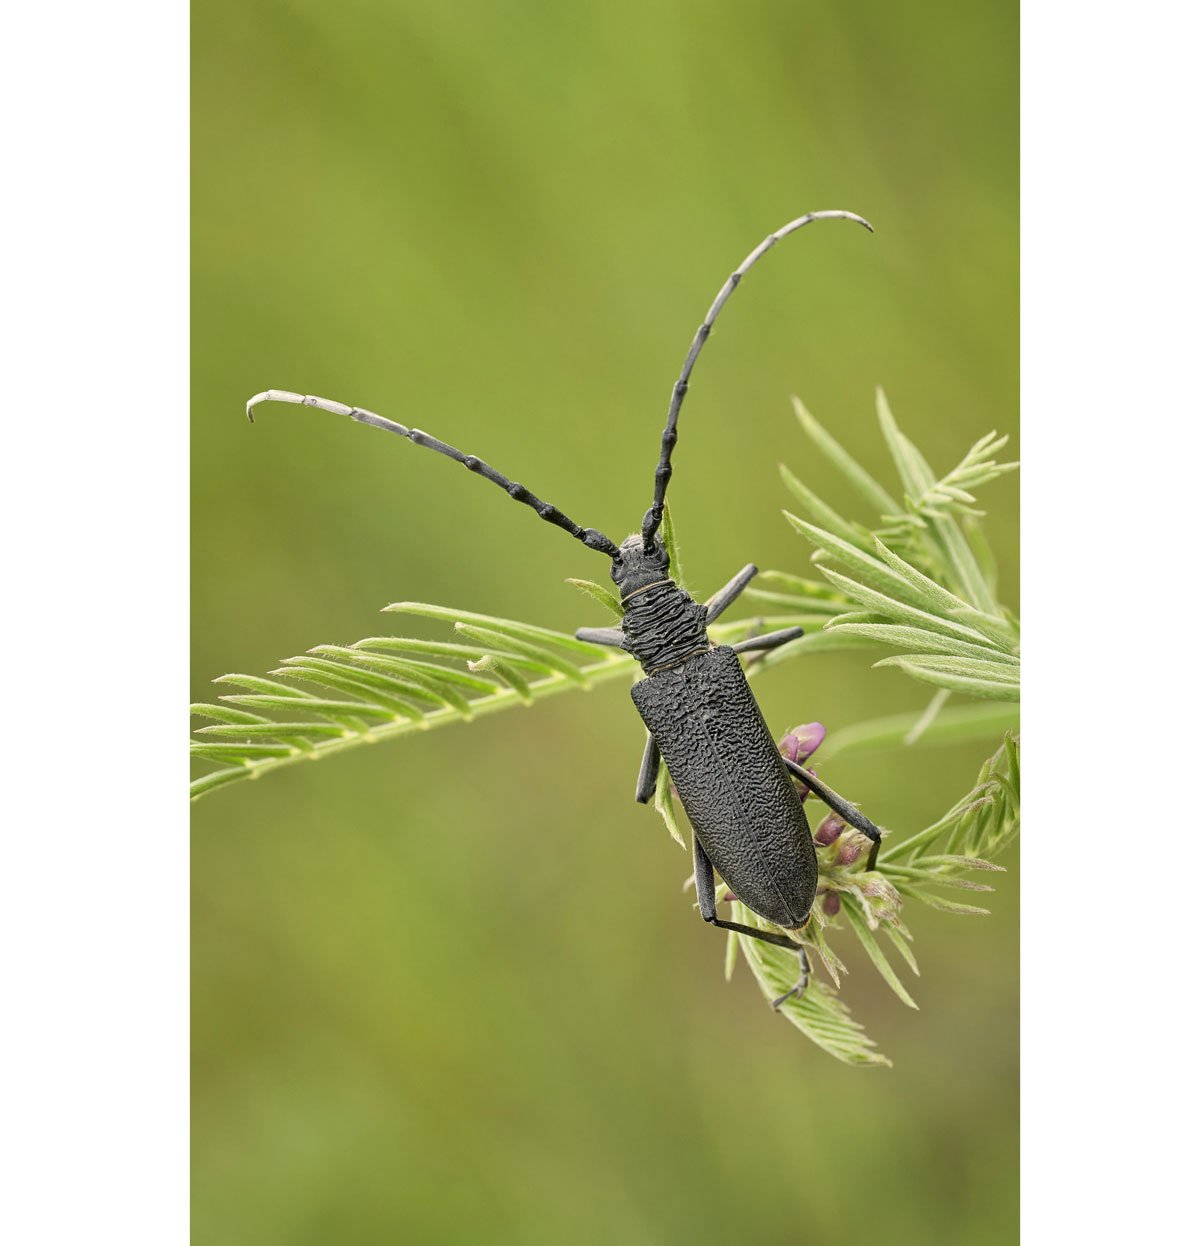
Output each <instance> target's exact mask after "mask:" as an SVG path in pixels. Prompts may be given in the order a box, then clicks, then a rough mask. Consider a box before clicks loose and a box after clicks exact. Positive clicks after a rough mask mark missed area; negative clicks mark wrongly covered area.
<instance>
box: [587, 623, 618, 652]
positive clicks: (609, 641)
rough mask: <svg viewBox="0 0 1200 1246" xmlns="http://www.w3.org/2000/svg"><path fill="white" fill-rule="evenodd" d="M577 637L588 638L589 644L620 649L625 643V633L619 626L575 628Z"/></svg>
mask: <svg viewBox="0 0 1200 1246" xmlns="http://www.w3.org/2000/svg"><path fill="white" fill-rule="evenodd" d="M575 639H576V640H586V641H587V643H588V644H589V645H608V646H609V647H610V648H612V649H620V648H621V646H622V645H623V644H624V643H625V633H624V632H623V631H621V629H620V628H619V627H580V628H576V629H575Z"/></svg>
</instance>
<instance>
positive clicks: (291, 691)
mask: <svg viewBox="0 0 1200 1246" xmlns="http://www.w3.org/2000/svg"><path fill="white" fill-rule="evenodd" d="M213 683H214V684H229V685H231V686H232V687H234V688H246V689H247V690H249V691H250V692H266V693H273V694H274V695H276V696H281V697H291V698H292V699H293V700H296V701H309V700H312V699H313V696H312V693H311V692H305V691H304V689H303V688H293V687H291V686H290V685H289V684H281V683H277V682H276V681H275V680H273V679H263V678H262V676H261V675H218V676H217V677H216V679H214V680H213Z"/></svg>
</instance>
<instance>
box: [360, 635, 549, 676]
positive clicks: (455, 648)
mask: <svg viewBox="0 0 1200 1246" xmlns="http://www.w3.org/2000/svg"><path fill="white" fill-rule="evenodd" d="M349 647H350V648H351V649H364V650H372V649H384V650H387V651H389V652H395V653H422V654H429V655H430V656H433V657H444V658H461V659H462V660H463V661H465V662H466V663H467V664H468V665H470V664H471V663H472V662H475V661H476V660H477V659H478V658H480V657H486V656H488V655H491V656H492V657H497V658H500V657H502V658H505V659H506V660H507V662H508V664H509V665H510V666H520V667H523V668H524V669H526V670H529V671H535V672H537V673H539V674H543V675H545V674H548V673H549V667H547V666H546V665H545V663H544V662H535V661H533V660H532V659H530V658H523V657H519V656H518V655H517V654H515V653H510V652H508V651H507V650H501V649H485V648H483V647H482V646H480V645H459V644H454V643H453V642H452V641H444V640H414V639H412V638H411V637H408V636H369V637H368V638H367V639H366V640H358V641H355V642H354V644H352V645H350V646H349ZM439 669H440V668H439Z"/></svg>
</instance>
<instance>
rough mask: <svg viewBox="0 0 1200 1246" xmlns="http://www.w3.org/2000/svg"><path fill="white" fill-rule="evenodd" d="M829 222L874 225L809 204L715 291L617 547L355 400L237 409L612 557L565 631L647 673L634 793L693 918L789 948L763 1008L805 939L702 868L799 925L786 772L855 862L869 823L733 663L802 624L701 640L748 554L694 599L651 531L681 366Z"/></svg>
mask: <svg viewBox="0 0 1200 1246" xmlns="http://www.w3.org/2000/svg"><path fill="white" fill-rule="evenodd" d="M829 219H841V220H848V221H855V222H857V223H858V224H859V225H862V226H864V227H865V228H866V229H868V230H870V231H871V232H872V233H874V229H873V228H872V226H871V225H870V223H869V222H867V221H865V220H863V218H862V217H861V216H856V215H855V214H854V213H853V212H842V211H827V212H809V213H808V214H807V215H805V216H801V217H799V218H798V219H796V220H794V221H790V222H788V224H786V225H784V226H783V228H782V229H778V230H776V231H775V232H774V233H773V234H770V235H769V236H768V237H767V238H765V239H764V240H763V241H762V242H761V243H759V245H758V246H757V247H755V248H754V250H753V251H751V252H750V254H749V255H748V256H746V258H745V259H744V260H743V261H742V262H741V264H740V265H738V267H737V268H736V269H735V270H734V272H733V274H732V275H731V276H730V277H729V279H728V280H727V281H726V282H725V284H724V285H723V286H722V287H721V289H720V291H719V292H718V293H717V297H716V298H715V299H714V300H713V304H712V306H711V307H710V308H709V310H708V315H706V316H705V317H704V321H703V323H702V324H701V325H700V328H699V329H698V330H697V331H696V336H695V337H694V338H693V340H692V344H691V347H690V349H689V350H688V353H687V357H686V358H685V359H684V362H683V371H682V372H681V373H680V375H679V380H677V381H676V382H675V386H674V388H673V389H672V391H671V402H670V406H669V407H668V409H667V425H666V428H665V429H664V430H663V435H662V449H661V452H660V455H659V462H658V467H657V469H656V470H655V473H654V501H653V502H652V504H651V506H650V509H649V510H648V511H647V512H646V514H645V517H644V518H643V520H642V529H641V532H640V533H634V535H632V536H630V537H628V538H626V539H625V540H624V541H623V542H622V543H621V545H620V546H619V547H618V546H617V545H615V544H614V543H613V542H612V541H611V540H610V539H609V538H608V537H607V536H605V535H604V533H603V532H600V531H598V530H597V529H595V528H581V527H580V526H579V525H578V524H577V523H575V522H574V521H573V520H572V519H569V518H568V517H567V516H566V515H564V514H563V512H562V511H560V510H559V509H558V507H557V506H552V505H551V504H550V503H549V502H543V501H542V500H541V498H538V497H535V496H534V495H533V494H532V493H531V492H530V491H529V490H528V489H526V488H525V486H524V485H520V484H517V483H515V482H514V481H511V480H509V479H508V477H507V476H503V475H501V473H500V472H498V471H497V470H496V469H495V468H494V467H492V466H490V465H489V464H487V463H485V462H484V461H483V460H482V459H481V458H477V457H476V456H475V455H473V454H463V452H462V451H461V450H456V449H455V448H454V446H451V445H448V444H447V443H446V442H444V441H439V440H438V439H437V438H436V437H431V436H430V435H429V434H428V433H423V432H421V431H420V429H416V428H405V427H404V425H403V424H397V423H395V422H394V421H392V420H388V419H385V418H384V417H383V416H381V415H376V414H375V413H374V412H373V411H364V410H363V409H362V408H361V407H349V406H346V404H345V403H341V402H332V401H330V400H329V399H328V398H315V397H313V396H311V395H308V394H294V393H292V392H290V391H289V390H282V389H268V390H266V391H265V392H264V393H261V394H255V396H254V397H253V398H251V399H250V401H249V402H248V403H247V404H246V415H247V416H248V417H249V418H250V420H251V421H253V419H254V408H255V407H256V406H258V405H259V404H260V403H264V402H291V403H298V404H301V405H303V406H308V407H317V408H318V409H320V410H322V411H331V412H332V413H333V414H334V415H346V416H349V417H350V418H351V419H352V420H357V421H358V422H359V423H360V424H370V425H373V426H374V427H375V428H382V429H385V430H386V431H387V432H389V433H398V434H399V435H400V436H401V437H407V438H408V440H409V441H411V442H412V443H413V444H414V445H418V446H423V447H424V448H425V449H427V450H436V451H437V453H438V454H444V455H445V456H446V457H447V458H450V459H454V460H456V461H457V462H459V463H461V464H462V465H463V466H464V467H465V468H466V469H467V470H468V471H471V472H475V473H476V474H477V475H480V476H482V477H484V479H485V480H490V481H491V482H492V483H493V484H496V485H499V486H500V488H502V489H503V490H504V491H505V492H506V493H507V494H508V495H509V497H511V498H512V499H513V500H514V501H517V502H522V503H524V505H526V506H530V507H532V508H533V509H534V510H535V511H537V513H538V515H539V516H540V517H541V518H542V519H545V520H546V521H547V522H548V523H552V524H554V525H555V526H556V527H559V528H562V529H563V530H564V531H566V532H568V533H570V534H571V536H573V537H575V538H576V539H577V540H579V541H582V542H583V544H584V545H586V546H587V548H588V549H593V550H596V551H598V552H599V553H602V554H605V555H606V556H607V557H608V558H610V559H611V560H612V567H611V570H610V574H611V576H612V579H613V582H614V583H615V584H616V586H617V588H618V589H619V591H620V594H621V604H622V606H623V607H624V615H623V617H622V620H621V626H620V627H619V628H618V627H606V628H589V627H584V628H580V629H579V630H578V631H577V632H576V633H575V635H576V636H577V637H578V638H579V639H580V640H586V641H591V642H592V643H594V644H599V645H611V646H613V647H615V648H619V649H624V650H626V651H627V652H629V653H631V654H633V656H634V657H635V658H637V660H638V662H639V663H640V664H641V667H642V670H643V671H645V673H646V678H644V679H642V680H639V681H638V682H637V683H636V684H634V686H633V690H632V696H633V703H634V705H636V706H637V709H638V713H639V714H641V716H642V721H643V722H644V723H645V725H646V729H647V737H646V747H645V751H644V752H643V754H642V764H641V768H640V770H639V771H638V778H637V789H636V792H635V797H636V799H637V800H638V801H639V802H640V803H642V804H645V803H647V802H648V801H649V800H650V798H651V796H652V795H653V793H654V789H655V784H656V780H657V776H658V768H659V765H660V764H661V763H662V762H664V761H665V762H666V766H667V771H668V773H669V774H670V777H671V779H672V781H673V782H674V784H675V788H676V790H677V791H678V793H679V798H680V800H681V801H682V802H683V807H684V809H685V810H686V811H687V815H688V819H689V821H690V822H691V824H692V852H693V858H694V861H695V867H696V896H697V898H698V900H699V903H700V914H701V916H702V917H703V918H704V920H705V921H706V922H709V923H710V924H711V925H713V926H719V927H720V928H721V929H723V930H735V931H737V932H738V933H739V934H744V935H749V936H750V937H752V938H755V939H761V940H762V941H763V942H765V943H772V944H775V945H777V946H779V947H785V948H792V949H795V950H796V951H798V953H799V958H800V976H799V979H798V981H797V982H796V985H795V986H793V987H792V989H791V990H790V991H788V992H786V993H785V994H784V995H781V996H780V997H779V998H778V999H777V1000H775V1001H774V1004H775V1007H776V1008H778V1007H779V1006H780V1005H781V1004H782V1003H783V1002H784V1000H786V999H788V998H789V997H790V996H793V995H795V996H799V995H800V994H801V993H802V992H803V990H804V988H805V987H806V986H807V984H808V975H809V963H808V957H807V956H806V954H805V951H804V947H803V945H802V944H799V943H797V942H795V941H793V940H792V939H790V938H788V937H787V935H784V934H777V933H774V932H772V931H766V930H759V929H756V928H755V927H753V926H746V925H742V924H741V923H739V922H731V921H724V920H722V919H721V918H720V917H718V916H717V905H716V889H715V886H714V882H713V870H714V867H715V869H716V870H717V871H718V872H719V873H720V875H721V877H722V879H723V880H724V882H725V884H726V886H727V887H728V888H729V889H730V890H731V891H732V892H733V893H734V895H736V896H737V898H738V899H739V900H740V901H741V902H742V903H743V904H745V905H746V906H747V907H748V908H750V909H751V910H753V911H754V912H755V913H757V914H758V915H759V916H760V917H764V918H766V920H767V921H769V922H771V923H772V924H774V925H775V926H777V927H780V928H782V929H783V930H791V931H800V930H803V928H804V927H805V925H807V923H808V920H809V917H810V916H811V911H812V904H813V899H814V897H815V896H816V890H817V854H816V849H815V848H814V847H813V840H812V834H811V832H810V830H809V825H808V819H807V818H806V816H805V813H804V805H803V803H802V802H801V798H800V794H799V792H798V791H797V789H796V785H795V783H794V782H793V777H794V778H796V779H799V780H800V781H801V782H802V783H804V784H805V786H807V787H808V788H809V789H810V790H811V791H812V792H814V793H815V794H816V796H817V797H818V799H820V800H821V801H822V802H824V803H825V804H826V805H828V806H829V808H830V809H832V810H833V811H834V812H835V813H836V814H837V815H838V816H839V817H840V818H842V820H843V821H845V822H847V823H849V825H850V826H852V827H854V828H855V829H856V830H858V831H861V832H862V834H864V835H866V836H867V837H868V838H869V839H870V840H872V846H871V854H870V857H869V858H868V861H867V868H868V869H874V868H875V858H876V856H877V855H878V852H879V841H880V832H879V828H878V827H876V825H875V824H874V823H873V822H872V821H871V820H870V819H869V818H867V817H865V816H864V815H863V814H862V813H860V812H859V810H857V809H856V808H855V807H854V806H853V805H851V804H850V803H849V802H848V801H847V800H845V799H844V798H843V797H841V796H839V795H838V794H837V793H836V792H834V791H832V790H831V789H830V788H828V787H826V785H825V784H824V783H822V782H821V780H820V779H818V778H817V777H816V776H815V775H814V774H813V773H812V772H811V771H810V770H806V769H805V768H804V767H803V766H800V765H797V764H796V763H795V762H793V761H791V760H790V759H788V758H786V757H784V756H783V755H782V754H781V753H780V752H779V750H778V749H777V748H776V746H775V742H774V739H773V737H772V735H771V733H770V731H769V730H768V729H767V725H766V722H765V720H764V719H763V715H762V711H761V710H760V709H759V706H758V702H757V701H756V700H755V699H754V694H753V693H752V692H751V691H750V685H749V684H748V683H747V682H746V676H745V674H744V672H743V671H742V667H741V663H740V662H739V661H738V656H737V655H738V654H739V653H750V652H752V651H756V650H757V651H762V650H767V649H774V648H777V647H778V646H779V645H785V644H787V643H788V642H789V641H791V640H795V639H797V638H798V637H799V636H801V635H803V629H802V628H799V627H791V628H785V629H784V630H782V631H777V632H768V633H767V634H766V635H763V636H755V637H752V638H750V639H748V640H743V641H741V642H740V643H739V644H736V645H732V646H730V645H718V646H714V645H713V644H712V643H711V642H710V641H709V638H708V630H707V629H708V625H709V624H710V623H712V622H713V621H714V620H715V619H717V618H718V617H719V616H720V615H721V614H722V613H723V612H724V611H725V610H726V609H727V608H728V607H729V606H730V604H731V603H732V602H733V601H735V600H736V598H737V597H738V595H739V594H740V593H741V592H742V590H743V589H744V588H745V587H746V585H747V584H749V583H750V581H751V579H753V577H754V576H755V575H756V574H757V570H758V569H757V568H756V567H755V566H754V565H753V564H751V565H749V566H747V567H744V568H743V569H742V570H741V571H739V572H738V573H737V575H735V576H734V577H733V579H732V580H730V581H729V583H728V584H726V585H725V587H724V588H723V589H721V591H720V592H719V593H717V594H716V596H714V597H712V598H710V599H709V600H708V601H707V602H704V603H701V602H698V601H696V600H695V599H694V598H693V597H692V596H691V595H690V594H689V593H688V592H686V591H685V590H684V589H682V588H680V587H679V585H677V584H676V583H675V582H674V580H672V579H671V574H670V572H671V565H670V558H669V556H668V553H667V549H666V546H665V544H664V542H663V540H662V539H661V538H660V536H659V535H658V532H659V527H660V525H661V523H662V518H663V505H664V503H665V501H666V495H667V485H668V484H669V483H670V480H671V452H672V451H673V450H674V449H675V443H676V441H677V440H678V434H677V432H676V425H677V423H678V420H679V409H680V407H681V406H682V405H683V399H684V396H685V395H686V394H687V391H688V382H689V380H690V378H691V375H692V369H693V368H694V367H695V365H696V360H697V358H698V357H699V355H700V352H701V350H703V349H704V343H705V342H707V341H708V338H709V334H710V333H711V332H712V328H713V324H714V323H715V321H716V319H717V317H718V316H719V315H720V313H721V309H722V308H723V307H724V306H725V303H726V302H727V300H728V299H729V296H730V295H731V294H732V293H733V292H734V290H736V289H737V287H738V284H739V283H740V282H741V280H742V278H743V277H744V276H745V275H746V274H747V273H748V272H749V271H750V269H751V268H752V267H753V266H754V265H755V264H756V263H757V262H758V261H759V260H760V259H761V258H762V256H764V255H765V254H766V253H767V252H768V251H769V250H770V249H771V248H772V247H773V246H774V245H775V244H776V243H777V242H779V241H780V240H781V239H783V238H786V237H787V236H788V235H789V234H791V233H795V231H796V230H798V229H801V228H803V227H804V226H805V225H808V224H810V223H811V222H813V221H818V220H829Z"/></svg>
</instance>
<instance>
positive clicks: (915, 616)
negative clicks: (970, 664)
mask: <svg viewBox="0 0 1200 1246" xmlns="http://www.w3.org/2000/svg"><path fill="white" fill-rule="evenodd" d="M822 574H823V575H826V576H828V577H829V580H830V582H831V583H832V584H835V585H837V587H838V588H840V589H841V590H842V591H843V592H844V593H845V594H846V596H847V597H852V598H853V599H854V600H855V601H857V602H859V603H860V604H861V605H864V606H866V607H867V608H868V609H869V610H871V611H872V612H873V613H875V614H881V615H885V616H887V617H889V618H892V619H894V620H895V621H896V622H898V623H911V624H913V625H915V626H916V627H923V628H926V629H927V630H929V631H932V632H941V633H942V634H943V635H945V636H957V637H959V638H960V639H961V640H968V641H971V642H972V643H973V644H985V645H986V644H987V637H986V636H984V635H983V634H982V633H981V632H977V631H975V630H974V629H972V628H970V627H967V626H966V625H964V624H962V623H954V622H951V621H950V620H949V619H943V618H939V617H938V616H937V615H933V614H929V613H928V612H926V611H924V610H918V609H917V607H916V606H910V605H908V604H907V603H906V602H903V601H898V600H897V599H896V598H894V597H888V596H887V595H886V594H884V593H880V592H877V591H876V590H875V589H873V588H868V587H867V586H866V585H865V584H859V583H858V582H857V581H855V580H852V579H850V578H849V577H848V576H844V575H842V574H841V573H840V572H838V571H829V570H825V569H824V568H822Z"/></svg>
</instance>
